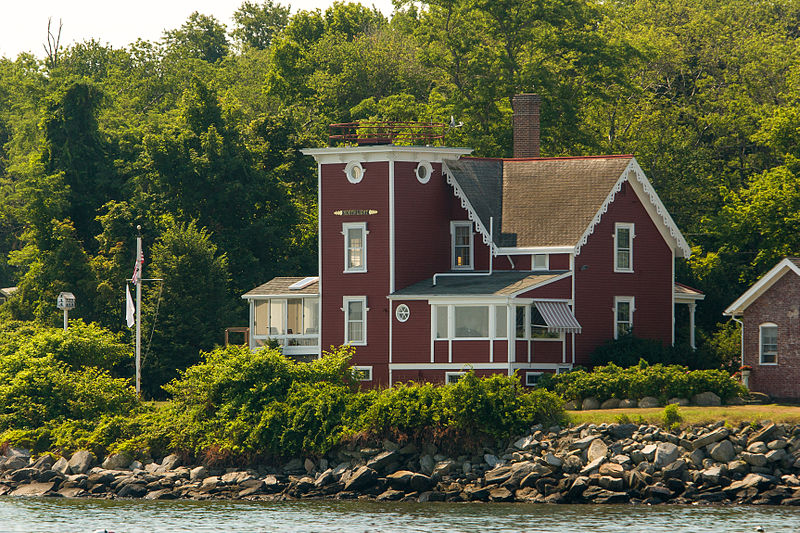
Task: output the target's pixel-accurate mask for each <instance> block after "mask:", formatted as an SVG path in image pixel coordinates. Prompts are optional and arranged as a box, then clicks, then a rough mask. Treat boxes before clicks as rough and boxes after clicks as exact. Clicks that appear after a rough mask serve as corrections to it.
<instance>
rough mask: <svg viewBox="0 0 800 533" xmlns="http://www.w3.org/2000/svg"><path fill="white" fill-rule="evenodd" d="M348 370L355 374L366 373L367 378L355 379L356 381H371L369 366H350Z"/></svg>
mask: <svg viewBox="0 0 800 533" xmlns="http://www.w3.org/2000/svg"><path fill="white" fill-rule="evenodd" d="M350 368H351V369H353V370H354V371H356V372H359V371H361V372H366V373H367V376H366V377H364V378H363V379H361V378H358V377H356V381H372V367H371V366H351V367H350Z"/></svg>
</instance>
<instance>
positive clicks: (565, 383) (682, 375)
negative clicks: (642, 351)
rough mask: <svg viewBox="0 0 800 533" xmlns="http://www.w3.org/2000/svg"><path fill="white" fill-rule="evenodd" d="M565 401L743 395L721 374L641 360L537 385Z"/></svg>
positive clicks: (558, 375)
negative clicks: (592, 397)
mask: <svg viewBox="0 0 800 533" xmlns="http://www.w3.org/2000/svg"><path fill="white" fill-rule="evenodd" d="M539 383H540V385H541V386H542V387H546V388H547V389H548V390H551V391H553V392H555V393H557V394H559V395H560V396H561V397H562V398H564V399H565V400H577V401H581V400H583V399H584V398H588V397H590V396H595V397H597V398H598V399H599V400H600V401H601V402H602V401H605V400H607V399H609V398H630V399H634V400H635V399H639V398H642V397H644V396H654V397H656V398H659V399H661V400H666V399H668V398H674V397H683V398H689V397H691V396H693V395H695V394H698V393H701V392H713V393H715V394H717V395H718V396H719V397H720V398H722V399H723V400H726V399H728V398H731V397H733V396H737V395H741V394H744V393H745V391H744V389H743V388H742V386H741V385H740V384H739V383H738V382H736V381H734V380H733V379H731V377H730V376H729V375H728V374H727V372H724V371H722V370H693V371H690V370H689V369H688V368H686V367H684V366H679V365H669V366H665V365H662V364H656V365H649V364H648V363H647V362H646V361H644V360H641V361H639V364H638V365H636V366H634V367H630V368H621V367H619V366H617V365H615V364H613V363H611V364H609V365H607V366H600V367H596V368H595V369H594V371H592V372H587V371H585V370H576V371H573V372H568V373H565V374H557V375H551V376H548V378H547V379H545V380H540V381H539Z"/></svg>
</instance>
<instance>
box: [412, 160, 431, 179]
mask: <svg viewBox="0 0 800 533" xmlns="http://www.w3.org/2000/svg"><path fill="white" fill-rule="evenodd" d="M414 173H415V174H416V175H417V181H419V182H420V183H428V181H430V179H431V174H433V166H431V164H430V163H429V162H428V161H420V162H419V165H417V168H416V170H415V171H414Z"/></svg>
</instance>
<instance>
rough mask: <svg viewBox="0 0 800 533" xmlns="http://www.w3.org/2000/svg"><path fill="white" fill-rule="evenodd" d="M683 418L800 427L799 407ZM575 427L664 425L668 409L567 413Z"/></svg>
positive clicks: (684, 411) (707, 410) (690, 413)
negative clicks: (586, 424)
mask: <svg viewBox="0 0 800 533" xmlns="http://www.w3.org/2000/svg"><path fill="white" fill-rule="evenodd" d="M678 412H679V413H680V416H681V417H682V418H683V423H682V424H681V426H683V427H685V426H691V425H697V424H706V423H711V422H717V421H719V420H724V421H725V422H727V423H728V424H729V425H731V426H737V425H739V424H740V423H742V422H748V423H749V422H760V421H762V420H771V421H773V422H780V423H789V424H800V406H797V405H782V404H768V405H735V406H728V407H679V408H678ZM567 414H568V416H569V419H570V421H571V422H572V423H573V424H576V425H578V424H583V423H585V422H589V423H593V424H602V423H603V422H605V423H609V424H610V423H614V422H620V421H621V420H624V419H627V420H629V421H631V422H639V421H644V422H646V423H648V424H657V425H661V423H662V419H663V415H664V408H663V407H657V408H653V409H596V410H591V411H567Z"/></svg>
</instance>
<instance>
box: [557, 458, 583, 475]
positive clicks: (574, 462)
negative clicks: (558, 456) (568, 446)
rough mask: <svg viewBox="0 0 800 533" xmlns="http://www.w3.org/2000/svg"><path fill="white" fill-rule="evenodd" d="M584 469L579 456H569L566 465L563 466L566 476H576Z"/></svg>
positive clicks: (565, 461) (565, 459)
mask: <svg viewBox="0 0 800 533" xmlns="http://www.w3.org/2000/svg"><path fill="white" fill-rule="evenodd" d="M581 468H583V463H582V462H581V458H580V457H578V456H577V455H568V456H566V457H565V458H564V464H562V465H561V470H562V471H563V472H564V473H565V474H574V473H576V472H578V471H579V470H580V469H581Z"/></svg>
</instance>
